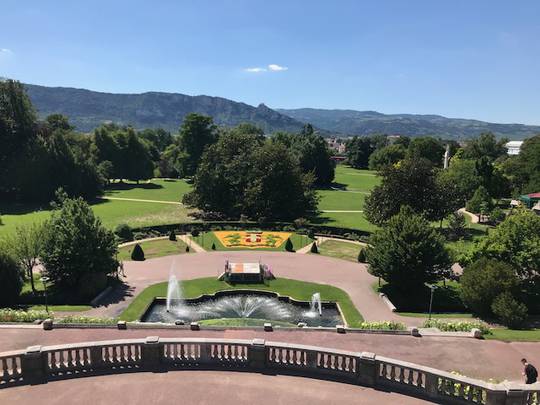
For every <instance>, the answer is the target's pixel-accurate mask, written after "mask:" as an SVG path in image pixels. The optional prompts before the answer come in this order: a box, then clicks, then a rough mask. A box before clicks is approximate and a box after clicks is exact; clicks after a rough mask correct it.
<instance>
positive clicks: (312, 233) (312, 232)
mask: <svg viewBox="0 0 540 405" xmlns="http://www.w3.org/2000/svg"><path fill="white" fill-rule="evenodd" d="M307 236H308V238H309V239H315V232H314V231H313V229H310V230H308V232H307Z"/></svg>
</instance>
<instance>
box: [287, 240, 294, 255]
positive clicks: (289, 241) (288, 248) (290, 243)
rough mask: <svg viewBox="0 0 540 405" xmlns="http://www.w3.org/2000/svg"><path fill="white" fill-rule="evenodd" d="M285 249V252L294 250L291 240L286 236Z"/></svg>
mask: <svg viewBox="0 0 540 405" xmlns="http://www.w3.org/2000/svg"><path fill="white" fill-rule="evenodd" d="M285 250H286V251H287V252H294V247H293V244H292V242H291V238H287V242H285Z"/></svg>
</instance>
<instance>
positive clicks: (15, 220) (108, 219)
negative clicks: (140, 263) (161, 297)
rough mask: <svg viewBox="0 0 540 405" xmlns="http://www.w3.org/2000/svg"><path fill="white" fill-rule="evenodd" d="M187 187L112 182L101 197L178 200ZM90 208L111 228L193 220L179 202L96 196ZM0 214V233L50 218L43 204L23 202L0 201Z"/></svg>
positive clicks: (175, 182)
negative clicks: (8, 202)
mask: <svg viewBox="0 0 540 405" xmlns="http://www.w3.org/2000/svg"><path fill="white" fill-rule="evenodd" d="M189 187H190V186H189V184H187V183H186V182H185V181H183V180H170V181H169V180H161V179H155V180H152V181H151V182H150V183H141V184H139V185H136V184H134V183H124V184H123V185H120V184H118V183H115V184H114V185H113V186H112V189H110V190H108V191H107V192H106V193H105V195H104V197H112V198H133V199H144V200H157V201H166V202H178V201H180V199H181V198H182V195H183V194H185V193H186V191H188V190H189ZM91 207H92V209H93V211H94V213H95V214H96V215H97V216H98V217H100V218H101V221H102V222H103V224H104V225H105V226H106V227H108V228H110V229H114V228H115V227H116V225H118V224H121V223H127V224H128V225H130V226H131V227H140V226H150V225H164V224H172V223H178V222H190V221H193V219H192V218H190V217H188V213H189V212H190V210H188V209H187V208H186V207H184V206H183V205H180V204H178V205H174V204H161V203H156V202H143V201H125V200H107V199H97V200H96V201H94V202H92V203H91ZM0 213H1V215H2V222H3V225H0V236H2V235H5V234H8V233H11V232H13V231H14V230H15V228H16V227H17V226H21V225H29V224H32V223H39V222H43V221H44V220H46V219H47V218H49V217H50V210H49V209H48V207H47V205H43V206H42V207H38V206H35V205H24V204H9V205H6V204H0Z"/></svg>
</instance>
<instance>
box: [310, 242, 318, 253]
mask: <svg viewBox="0 0 540 405" xmlns="http://www.w3.org/2000/svg"><path fill="white" fill-rule="evenodd" d="M310 252H311V253H319V249H318V248H317V244H316V243H315V242H313V243H312V244H311V249H310Z"/></svg>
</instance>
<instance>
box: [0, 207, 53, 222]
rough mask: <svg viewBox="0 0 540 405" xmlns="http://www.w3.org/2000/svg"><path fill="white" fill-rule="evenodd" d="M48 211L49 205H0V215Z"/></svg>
mask: <svg viewBox="0 0 540 405" xmlns="http://www.w3.org/2000/svg"><path fill="white" fill-rule="evenodd" d="M50 209H51V206H50V204H49V203H17V202H13V203H0V214H2V215H24V214H31V213H33V212H36V211H49V210H50ZM0 226H1V224H0Z"/></svg>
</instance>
